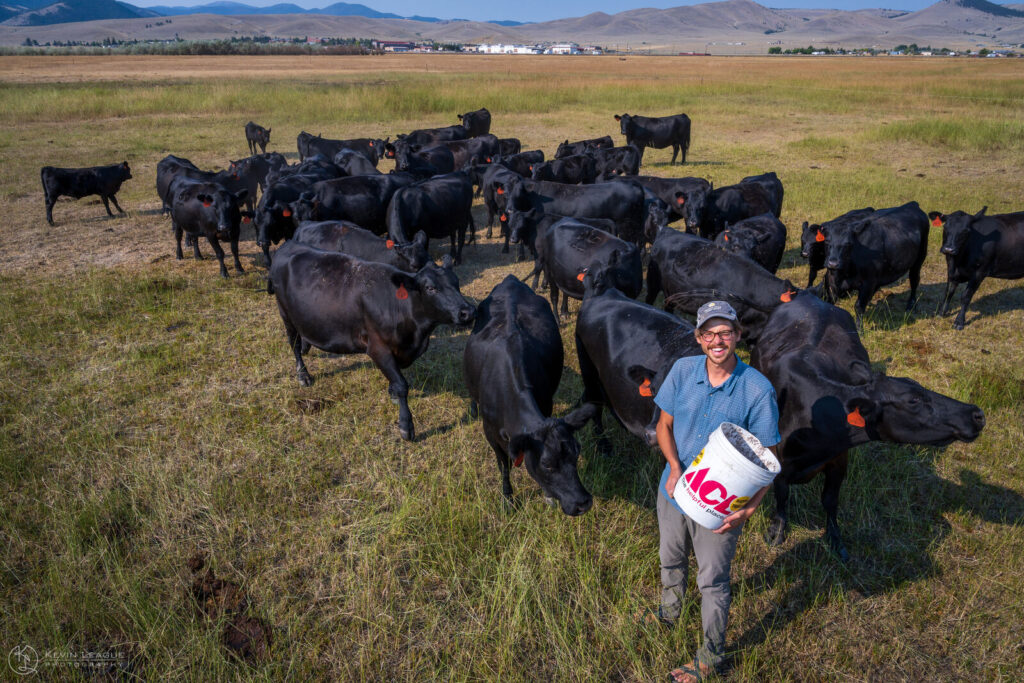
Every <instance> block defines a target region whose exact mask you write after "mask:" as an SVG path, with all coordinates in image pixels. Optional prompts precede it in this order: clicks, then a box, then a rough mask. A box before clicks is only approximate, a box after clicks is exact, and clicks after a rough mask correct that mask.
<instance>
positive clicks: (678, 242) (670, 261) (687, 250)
mask: <svg viewBox="0 0 1024 683" xmlns="http://www.w3.org/2000/svg"><path fill="white" fill-rule="evenodd" d="M663 289H664V291H665V308H666V310H672V309H678V310H682V311H684V312H686V313H689V314H691V315H692V314H695V313H696V312H697V309H698V308H700V306H701V305H702V304H704V303H705V302H707V301H708V300H709V299H724V300H726V301H728V302H729V303H730V304H732V306H733V308H735V309H736V313H737V315H739V318H740V324H741V325H742V326H743V338H744V340H746V341H747V343H749V344H756V343H757V339H758V337H759V336H760V333H761V329H762V328H763V327H764V324H765V323H766V322H767V321H768V316H769V315H770V314H771V312H772V311H773V310H775V308H777V307H778V306H779V305H780V304H783V303H786V302H788V301H790V300H791V299H792V297H793V296H794V295H795V294H796V291H797V290H796V288H795V287H793V285H792V284H790V282H789V280H780V279H779V278H777V277H775V276H774V275H772V274H771V273H769V272H768V271H767V270H765V269H764V268H763V267H761V266H760V265H758V264H757V263H754V262H753V261H751V260H750V259H748V258H746V257H744V256H739V255H738V254H733V253H730V252H728V251H725V250H723V249H719V248H718V247H716V246H715V243H714V242H712V241H710V240H706V239H704V238H703V237H698V236H696V235H690V234H687V233H683V232H679V231H677V230H673V229H672V228H669V227H665V228H662V229H661V230H660V231H659V232H658V236H657V237H656V238H655V240H654V244H653V246H652V247H651V262H650V264H649V265H648V267H647V303H648V304H652V303H654V300H655V299H656V298H657V296H658V293H659V292H660V291H662V290H663Z"/></svg>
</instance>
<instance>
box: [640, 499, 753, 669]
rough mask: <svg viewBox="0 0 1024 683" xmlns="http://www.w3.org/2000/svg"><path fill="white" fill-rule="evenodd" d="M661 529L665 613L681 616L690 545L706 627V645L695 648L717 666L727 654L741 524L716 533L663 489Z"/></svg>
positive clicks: (702, 659) (699, 656)
mask: <svg viewBox="0 0 1024 683" xmlns="http://www.w3.org/2000/svg"><path fill="white" fill-rule="evenodd" d="M658 530H659V532H660V535H661V544H660V548H659V554H660V556H661V585H662V589H661V616H662V617H663V618H664V619H667V620H669V621H675V620H676V619H678V618H679V612H680V610H681V609H682V598H683V594H684V593H685V592H686V577H687V573H688V570H689V562H690V551H691V550H692V551H693V554H694V555H695V556H696V558H697V588H698V589H699V590H700V597H701V603H700V617H701V623H702V625H703V627H704V644H703V645H701V648H700V649H699V650H698V651H697V659H698V661H700V662H701V663H703V664H708V665H710V666H712V667H715V668H717V667H718V666H720V665H721V663H722V661H723V659H724V658H725V629H726V626H727V625H728V623H729V604H730V602H732V594H731V593H730V591H729V573H730V569H731V567H732V558H733V555H735V554H736V542H737V541H738V540H739V537H740V532H741V531H742V530H743V527H740V528H738V529H733V530H732V531H729V532H726V533H724V534H716V533H714V532H712V531H709V530H707V529H705V528H704V527H702V526H701V525H699V524H697V523H696V522H694V521H693V520H692V519H690V518H689V517H687V516H686V515H683V514H681V513H680V512H679V511H678V510H677V509H675V508H674V507H673V506H672V504H671V503H669V502H668V501H667V500H666V499H665V496H664V493H662V492H660V491H659V493H658Z"/></svg>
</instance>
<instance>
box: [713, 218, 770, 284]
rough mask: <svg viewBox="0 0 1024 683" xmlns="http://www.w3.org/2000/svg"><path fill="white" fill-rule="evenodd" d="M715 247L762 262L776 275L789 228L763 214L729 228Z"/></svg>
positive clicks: (718, 238)
mask: <svg viewBox="0 0 1024 683" xmlns="http://www.w3.org/2000/svg"><path fill="white" fill-rule="evenodd" d="M715 244H717V245H718V246H719V247H721V248H723V249H725V250H726V251H731V252H732V253H734V254H739V255H741V256H746V257H747V258H749V259H750V260H751V261H754V262H755V263H760V264H761V265H762V266H764V267H765V269H766V270H767V271H768V272H769V273H772V274H773V275H774V274H775V271H777V270H778V269H779V264H780V263H782V252H783V251H785V250H786V226H785V225H783V224H782V221H780V220H779V219H778V218H776V217H775V215H774V214H771V213H763V214H761V215H760V216H754V217H753V218H747V219H745V220H742V221H740V222H739V223H737V224H736V225H730V226H728V227H726V229H725V230H723V231H722V232H720V233H718V237H716V238H715Z"/></svg>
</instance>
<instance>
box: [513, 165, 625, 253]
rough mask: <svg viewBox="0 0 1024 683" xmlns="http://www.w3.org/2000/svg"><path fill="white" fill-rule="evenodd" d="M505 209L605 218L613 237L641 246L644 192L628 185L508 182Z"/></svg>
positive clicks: (516, 180) (518, 180) (514, 180)
mask: <svg viewBox="0 0 1024 683" xmlns="http://www.w3.org/2000/svg"><path fill="white" fill-rule="evenodd" d="M501 189H502V191H504V192H507V193H508V197H507V199H506V201H507V206H510V207H511V208H512V209H514V210H516V211H529V210H531V209H536V210H539V211H542V212H544V213H557V214H561V215H563V216H573V217H576V218H609V219H611V220H613V221H615V224H616V226H618V230H616V233H615V234H616V235H617V236H618V237H620V238H622V239H624V240H626V241H628V242H633V243H634V244H636V245H637V246H642V245H643V243H644V239H645V238H644V234H643V226H644V191H643V188H641V187H640V186H639V185H634V184H632V183H625V182H623V183H602V184H600V185H565V184H562V183H550V182H545V181H543V180H525V179H521V178H518V177H517V178H512V179H510V180H508V181H507V182H506V183H505V184H504V185H503V186H502V188H501Z"/></svg>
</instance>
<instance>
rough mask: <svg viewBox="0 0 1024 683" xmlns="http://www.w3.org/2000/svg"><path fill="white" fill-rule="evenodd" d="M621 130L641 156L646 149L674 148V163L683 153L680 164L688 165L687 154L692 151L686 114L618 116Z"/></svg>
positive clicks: (628, 142) (616, 116) (617, 119)
mask: <svg viewBox="0 0 1024 683" xmlns="http://www.w3.org/2000/svg"><path fill="white" fill-rule="evenodd" d="M615 120H616V121H618V122H619V130H620V131H621V132H622V134H623V135H625V136H626V144H627V145H634V146H636V147H637V148H638V149H639V150H640V154H641V156H642V155H643V150H644V148H645V147H653V148H655V149H665V148H666V147H668V146H671V147H672V161H670V162H669V163H670V164H674V163H676V156H678V155H679V153H680V152H682V158H680V159H679V163H680V164H685V163H686V152H687V150H689V149H690V117H689V116H687V115H686V114H675V115H673V116H630V115H629V114H622V115H621V116H620V115H618V114H616V115H615Z"/></svg>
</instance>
